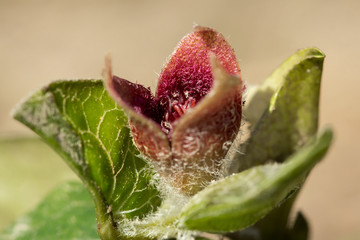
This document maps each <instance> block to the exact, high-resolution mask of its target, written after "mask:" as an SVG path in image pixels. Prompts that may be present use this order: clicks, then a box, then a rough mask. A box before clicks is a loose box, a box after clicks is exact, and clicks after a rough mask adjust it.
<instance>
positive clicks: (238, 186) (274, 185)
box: [180, 130, 332, 232]
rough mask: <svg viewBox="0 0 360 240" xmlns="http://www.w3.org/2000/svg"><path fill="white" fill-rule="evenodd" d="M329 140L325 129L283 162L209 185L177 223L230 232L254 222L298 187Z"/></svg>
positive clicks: (186, 207)
mask: <svg viewBox="0 0 360 240" xmlns="http://www.w3.org/2000/svg"><path fill="white" fill-rule="evenodd" d="M331 140H332V131H331V130H326V131H325V132H324V133H322V134H321V135H320V137H318V138H317V139H315V140H310V142H309V144H307V145H306V146H305V147H303V148H302V149H301V150H299V151H298V152H296V153H295V154H294V155H292V156H291V157H289V159H288V160H287V161H286V162H284V163H281V164H267V165H261V166H257V167H253V168H251V169H248V170H246V171H243V172H241V173H238V174H234V175H232V176H229V177H227V178H225V179H223V180H220V181H218V182H216V183H214V184H213V185H210V186H209V187H207V188H206V189H204V190H203V191H201V192H200V193H198V194H197V195H195V196H194V197H193V198H192V199H191V200H190V202H189V203H188V204H187V205H186V206H185V207H184V208H183V211H182V214H181V218H180V226H181V227H183V228H185V229H191V230H198V231H206V232H231V231H235V230H241V229H244V228H246V227H248V226H250V225H252V224H254V223H256V222H257V221H258V220H260V219H261V218H262V217H264V216H265V215H266V214H267V213H269V212H270V211H271V210H272V209H274V208H275V207H276V206H279V205H280V204H281V203H282V202H283V201H284V200H285V199H286V198H287V197H289V196H291V194H292V193H294V192H295V191H296V190H297V188H298V187H299V186H300V185H301V184H302V183H303V181H304V180H305V178H306V176H307V174H308V172H309V171H310V170H311V169H312V168H313V167H314V165H315V164H316V163H317V162H318V161H320V159H321V158H322V157H323V156H324V154H325V153H326V151H327V149H328V148H329V146H330V143H331Z"/></svg>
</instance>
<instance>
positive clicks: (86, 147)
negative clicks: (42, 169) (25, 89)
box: [14, 80, 161, 238]
mask: <svg viewBox="0 0 360 240" xmlns="http://www.w3.org/2000/svg"><path fill="white" fill-rule="evenodd" d="M14 117H15V118H16V119H17V120H19V121H20V122H22V123H24V124H25V125H27V126H28V127H30V128H31V129H32V130H34V131H35V132H36V133H37V134H39V135H40V136H41V137H42V138H43V139H44V140H45V141H46V142H47V143H48V144H49V145H50V146H51V147H52V148H54V149H55V151H57V152H58V153H59V154H60V155H61V156H62V157H63V158H64V159H65V161H66V162H67V163H68V164H69V165H70V167H71V168H72V169H73V170H74V171H75V172H76V173H77V175H78V176H79V177H80V178H81V179H82V181H83V182H84V184H85V186H86V187H87V189H88V190H89V191H90V193H91V195H92V197H93V198H94V201H95V206H96V213H97V219H98V223H99V226H100V228H99V234H100V235H102V234H110V235H111V234H115V235H116V233H115V232H113V227H112V226H114V222H115V221H120V220H121V219H124V218H127V219H133V218H135V217H136V218H142V217H143V216H144V215H146V214H147V213H149V212H151V211H153V210H155V209H156V208H157V207H158V206H159V204H160V202H161V199H160V197H159V193H158V191H157V189H156V187H155V186H154V185H153V184H152V180H151V178H152V176H153V173H152V171H151V169H150V168H149V166H148V165H147V163H146V162H145V161H144V159H142V158H141V157H140V156H139V152H138V151H137V149H136V148H135V146H134V145H133V142H132V139H131V137H130V134H129V129H128V127H127V118H126V116H125V115H124V112H123V111H122V110H121V109H120V108H119V107H118V106H117V105H116V104H115V102H114V101H113V100H112V99H111V98H110V97H109V95H108V93H107V91H106V90H105V89H104V87H103V83H102V82H101V81H94V80H88V81H59V82H54V83H52V84H50V85H49V86H48V87H46V88H44V89H42V90H40V91H38V92H36V93H34V94H33V95H32V96H31V97H30V98H28V99H27V100H26V101H25V102H23V103H22V104H21V105H20V106H19V107H18V108H17V109H16V110H15V113H14ZM112 232H113V233H112ZM104 238H106V237H105V236H104Z"/></svg>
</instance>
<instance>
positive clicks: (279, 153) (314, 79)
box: [229, 48, 325, 172]
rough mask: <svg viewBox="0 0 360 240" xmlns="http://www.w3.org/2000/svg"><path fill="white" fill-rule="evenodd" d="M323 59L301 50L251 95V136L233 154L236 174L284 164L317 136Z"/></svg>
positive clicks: (310, 50) (316, 52)
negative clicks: (273, 164)
mask: <svg viewBox="0 0 360 240" xmlns="http://www.w3.org/2000/svg"><path fill="white" fill-rule="evenodd" d="M324 57H325V56H324V54H323V53H322V52H321V51H320V50H318V49H316V48H308V49H304V50H300V51H298V52H296V53H295V54H294V55H292V56H291V57H290V58H288V59H287V60H286V61H285V62H284V63H283V64H282V65H281V66H280V67H279V68H278V69H276V70H275V71H274V72H273V73H272V75H271V76H270V77H269V78H267V79H266V81H265V82H264V83H263V84H262V85H260V86H259V87H257V88H255V90H254V91H252V92H250V94H249V98H248V99H247V104H246V106H247V107H246V108H245V109H244V115H245V116H246V119H247V120H248V121H249V123H250V129H251V130H252V132H251V134H250V137H249V139H248V141H247V142H246V143H245V144H243V145H242V146H241V147H240V144H239V143H237V144H234V148H233V150H231V151H230V154H231V155H230V156H229V157H230V158H231V159H234V160H235V161H236V162H237V165H238V166H237V167H236V168H237V171H235V172H239V171H242V170H244V169H247V168H249V167H251V166H255V165H260V164H264V163H266V162H267V161H269V160H272V161H277V162H282V161H284V159H286V157H287V156H289V155H290V154H292V153H293V152H295V151H296V150H298V149H299V148H301V147H302V146H303V145H304V143H305V142H307V140H308V139H309V138H311V137H312V136H314V135H315V134H316V131H317V127H318V112H319V109H318V108H319V92H320V83H321V74H322V67H323V61H324ZM236 149H237V151H236ZM238 149H240V152H244V153H245V155H242V154H240V153H239V151H238Z"/></svg>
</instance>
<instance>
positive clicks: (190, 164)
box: [171, 56, 242, 193]
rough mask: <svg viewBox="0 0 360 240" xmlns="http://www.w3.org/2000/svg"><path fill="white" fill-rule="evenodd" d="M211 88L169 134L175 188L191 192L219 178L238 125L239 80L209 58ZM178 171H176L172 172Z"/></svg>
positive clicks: (213, 58) (239, 113)
mask: <svg viewBox="0 0 360 240" xmlns="http://www.w3.org/2000/svg"><path fill="white" fill-rule="evenodd" d="M211 62H212V66H213V70H212V72H213V74H214V78H215V81H214V87H213V88H212V89H211V91H210V92H209V93H208V95H206V96H205V97H204V98H203V99H202V100H201V101H200V102H199V104H198V105H196V106H195V108H193V109H191V110H190V111H188V112H187V113H186V114H185V115H184V116H183V117H182V118H180V119H179V120H178V122H177V123H176V125H175V127H174V132H173V134H172V147H171V148H172V149H171V150H172V154H173V159H172V162H173V169H174V170H175V171H182V174H178V175H179V176H182V177H180V178H178V179H177V180H176V181H177V182H179V184H176V183H175V184H176V185H178V187H180V188H182V189H185V191H186V192H188V193H195V192H197V191H199V190H200V189H201V188H202V187H204V186H205V185H206V184H207V183H208V182H210V181H211V180H214V179H216V178H218V177H219V175H220V167H221V163H222V162H223V158H224V156H225V154H226V153H227V151H228V147H230V144H231V143H232V142H233V140H234V139H235V137H236V135H237V133H238V131H239V129H240V125H241V108H242V99H241V97H242V81H241V78H240V74H236V75H233V74H229V73H228V72H227V71H226V70H225V69H224V68H223V67H222V66H221V64H220V63H219V61H217V60H216V58H215V57H214V56H213V57H212V61H211ZM176 169H178V170H176Z"/></svg>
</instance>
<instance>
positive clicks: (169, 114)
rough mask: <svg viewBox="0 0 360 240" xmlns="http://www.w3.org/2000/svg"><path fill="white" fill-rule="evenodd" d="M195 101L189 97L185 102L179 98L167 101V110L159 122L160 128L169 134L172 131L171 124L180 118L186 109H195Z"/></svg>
mask: <svg viewBox="0 0 360 240" xmlns="http://www.w3.org/2000/svg"><path fill="white" fill-rule="evenodd" d="M195 104H196V99H195V98H193V97H189V98H188V99H186V100H183V98H180V99H179V100H174V101H169V106H168V110H167V111H165V114H164V115H163V117H162V120H161V128H162V130H163V131H164V132H165V133H167V134H168V133H169V132H170V130H171V129H172V123H173V122H174V121H175V120H177V119H178V118H180V117H181V116H182V115H184V113H186V112H187V110H188V109H190V108H193V107H195Z"/></svg>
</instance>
